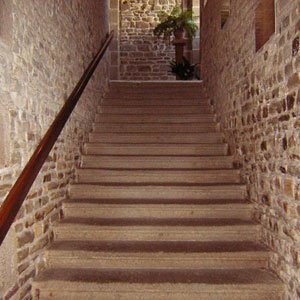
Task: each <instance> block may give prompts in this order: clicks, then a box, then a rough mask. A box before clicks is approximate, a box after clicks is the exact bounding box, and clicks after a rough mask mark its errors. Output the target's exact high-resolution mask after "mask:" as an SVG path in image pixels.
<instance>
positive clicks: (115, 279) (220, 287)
mask: <svg viewBox="0 0 300 300" xmlns="http://www.w3.org/2000/svg"><path fill="white" fill-rule="evenodd" d="M32 289H33V291H34V295H35V296H34V300H50V299H51V300H61V299H68V300H87V299H88V300H99V299H103V300H104V299H105V300H117V299H118V300H221V299H222V300H254V299H255V300H270V299H272V300H282V299H283V295H284V288H283V285H282V283H281V282H280V281H279V280H278V278H277V277H276V276H275V275H273V274H271V273H270V272H268V271H266V270H264V269H244V270H239V269H224V270H220V269H213V270H208V269H205V270H202V269H200V270H197V269H196V270H193V271H191V270H185V269H179V270H177V269H174V270H165V269H154V270H153V269H148V270H147V269H132V270H128V269H97V268H94V269H88V268H80V269H64V268H57V269H48V270H46V271H45V272H43V273H42V274H41V275H39V276H38V277H37V279H36V280H35V281H34V282H33V285H32Z"/></svg>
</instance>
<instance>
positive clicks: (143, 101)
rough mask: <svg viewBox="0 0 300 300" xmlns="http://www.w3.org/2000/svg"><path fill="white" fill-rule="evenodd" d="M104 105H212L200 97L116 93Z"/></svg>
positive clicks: (107, 98) (105, 100)
mask: <svg viewBox="0 0 300 300" xmlns="http://www.w3.org/2000/svg"><path fill="white" fill-rule="evenodd" d="M103 104H104V105H110V106H116V107H117V106H130V107H131V106H155V107H156V106H160V105H163V106H168V107H172V106H175V107H177V106H181V107H185V106H188V105H194V106H195V105H196V106H198V105H199V106H210V100H209V99H198V98H188V99H183V98H182V97H180V98H164V99H162V97H159V96H154V97H146V98H145V97H143V98H141V97H133V96H128V97H126V96H124V95H115V96H113V95H112V96H110V97H108V96H107V97H106V98H105V99H104V101H103Z"/></svg>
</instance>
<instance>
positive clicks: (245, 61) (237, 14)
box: [201, 0, 300, 300]
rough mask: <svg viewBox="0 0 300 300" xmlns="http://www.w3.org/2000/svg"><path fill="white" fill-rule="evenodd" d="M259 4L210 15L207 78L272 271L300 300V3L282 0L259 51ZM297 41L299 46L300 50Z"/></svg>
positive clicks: (214, 8)
mask: <svg viewBox="0 0 300 300" xmlns="http://www.w3.org/2000/svg"><path fill="white" fill-rule="evenodd" d="M258 3H259V1H257V0H249V1H242V0H231V9H230V16H229V18H228V20H227V22H226V24H225V26H224V28H223V30H221V27H220V14H219V13H220V4H221V1H219V0H210V1H208V2H207V5H206V7H205V9H204V12H203V17H204V19H203V28H202V29H201V34H202V36H201V37H202V55H203V57H202V62H203V64H202V70H203V71H202V75H203V78H204V80H205V83H206V85H207V88H208V92H209V93H210V96H211V98H212V99H213V101H215V109H216V113H217V116H218V120H219V122H220V124H221V128H222V130H223V131H224V133H225V136H226V139H227V141H228V142H229V145H230V149H231V152H232V154H233V155H234V158H235V162H236V164H237V166H240V167H241V168H242V172H243V178H244V181H245V182H246V183H247V186H248V192H249V199H250V200H251V201H253V202H254V203H255V208H256V209H255V218H256V219H257V220H259V221H260V222H261V224H262V236H261V239H262V241H263V242H265V243H266V244H267V245H268V246H269V247H270V248H271V249H272V250H273V255H272V258H271V261H270V266H271V268H272V269H273V270H275V271H276V272H277V274H279V276H280V277H281V278H282V279H283V281H284V282H285V283H286V286H287V290H288V292H287V299H291V300H296V299H300V269H299V268H300V246H299V240H300V202H299V201H300V180H299V177H300V167H299V166H300V163H299V160H300V140H299V139H300V136H299V128H300V118H299V110H300V90H299V86H300V52H299V36H300V2H299V1H298V0H297V1H295V0H275V9H276V31H275V34H273V35H272V36H271V38H270V40H269V41H268V42H267V43H266V44H265V45H264V46H263V47H262V48H261V49H260V50H259V51H258V52H256V49H255V28H254V24H255V23H254V18H255V8H256V6H257V4H258ZM297 41H298V45H297Z"/></svg>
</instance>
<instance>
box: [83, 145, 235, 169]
mask: <svg viewBox="0 0 300 300" xmlns="http://www.w3.org/2000/svg"><path fill="white" fill-rule="evenodd" d="M89 150H91V149H89ZM92 150H93V151H88V152H89V153H90V152H92V153H93V152H94V153H95V152H96V151H97V150H98V149H92ZM113 150H116V149H113ZM117 150H118V149H117ZM120 150H121V149H120ZM123 151H124V149H123ZM99 152H100V151H99ZM111 152H113V151H111ZM115 152H116V151H115ZM81 166H82V167H83V168H93V169H94V168H105V169H231V168H232V157H230V156H212V157H206V156H151V155H149V156H142V155H119V156H116V155H84V156H83V157H82V162H81Z"/></svg>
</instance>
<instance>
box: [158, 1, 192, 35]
mask: <svg viewBox="0 0 300 300" xmlns="http://www.w3.org/2000/svg"><path fill="white" fill-rule="evenodd" d="M159 21H160V23H159V24H158V25H156V27H155V28H154V30H153V33H154V35H155V36H158V37H160V36H163V37H165V38H170V37H171V36H172V35H174V36H175V38H176V39H180V38H182V37H183V33H184V31H185V32H186V33H187V36H188V37H189V38H190V39H192V38H193V37H195V35H196V32H197V29H198V26H197V24H196V23H195V22H194V20H193V11H192V10H185V11H183V10H182V9H181V7H179V6H175V7H174V8H173V9H172V11H171V13H170V14H167V13H166V12H164V11H162V12H160V13H159Z"/></svg>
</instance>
